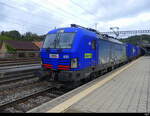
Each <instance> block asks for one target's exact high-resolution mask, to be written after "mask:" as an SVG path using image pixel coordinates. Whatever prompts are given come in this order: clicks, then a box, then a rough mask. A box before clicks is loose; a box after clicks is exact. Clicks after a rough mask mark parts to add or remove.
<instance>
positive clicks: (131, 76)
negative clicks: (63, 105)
mask: <svg viewBox="0 0 150 116" xmlns="http://www.w3.org/2000/svg"><path fill="white" fill-rule="evenodd" d="M67 112H150V57H149V56H144V57H141V58H140V59H139V60H138V62H137V63H135V64H134V65H132V66H131V67H129V68H128V69H126V70H125V71H123V72H121V73H120V74H118V75H117V76H116V77H115V78H113V79H112V80H111V81H109V82H107V83H106V84H104V85H103V86H101V87H99V88H97V89H96V90H95V91H93V92H92V93H90V94H89V95H88V96H86V97H84V98H82V99H81V100H79V101H78V102H77V103H75V104H73V105H72V106H71V107H69V108H68V109H67V110H66V113H67Z"/></svg>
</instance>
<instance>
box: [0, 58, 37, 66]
mask: <svg viewBox="0 0 150 116" xmlns="http://www.w3.org/2000/svg"><path fill="white" fill-rule="evenodd" d="M39 63H40V59H28V60H15V61H1V60H0V67H6V66H18V65H27V64H39Z"/></svg>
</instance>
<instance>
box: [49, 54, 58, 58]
mask: <svg viewBox="0 0 150 116" xmlns="http://www.w3.org/2000/svg"><path fill="white" fill-rule="evenodd" d="M50 58H59V54H50Z"/></svg>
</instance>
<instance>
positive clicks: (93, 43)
mask: <svg viewBox="0 0 150 116" xmlns="http://www.w3.org/2000/svg"><path fill="white" fill-rule="evenodd" d="M92 49H93V50H95V49H96V40H93V41H92Z"/></svg>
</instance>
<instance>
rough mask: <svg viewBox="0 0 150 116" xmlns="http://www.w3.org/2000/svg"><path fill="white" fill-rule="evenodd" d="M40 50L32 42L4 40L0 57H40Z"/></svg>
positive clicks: (0, 43)
mask: <svg viewBox="0 0 150 116" xmlns="http://www.w3.org/2000/svg"><path fill="white" fill-rule="evenodd" d="M39 50H40V48H39V47H37V46H36V45H35V44H34V43H32V42H30V41H18V40H2V41H1V42H0V57H1V58H6V57H39Z"/></svg>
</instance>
